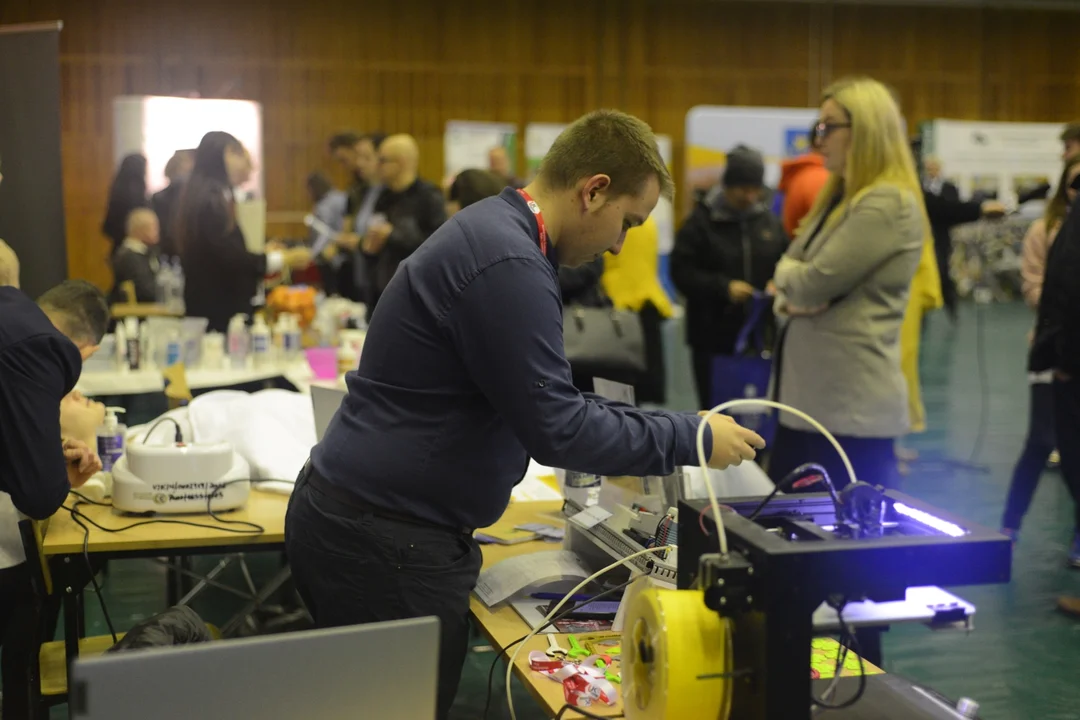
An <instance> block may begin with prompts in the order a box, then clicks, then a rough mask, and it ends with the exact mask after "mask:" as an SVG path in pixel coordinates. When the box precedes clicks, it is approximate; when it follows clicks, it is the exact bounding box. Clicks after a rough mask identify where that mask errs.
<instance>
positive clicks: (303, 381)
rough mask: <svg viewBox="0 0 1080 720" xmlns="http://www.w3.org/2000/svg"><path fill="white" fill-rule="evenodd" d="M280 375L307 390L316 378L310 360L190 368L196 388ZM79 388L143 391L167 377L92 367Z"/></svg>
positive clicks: (161, 385) (94, 392)
mask: <svg viewBox="0 0 1080 720" xmlns="http://www.w3.org/2000/svg"><path fill="white" fill-rule="evenodd" d="M277 377H283V378H285V379H286V380H288V381H289V382H290V383H292V384H293V386H295V387H296V389H297V390H299V391H300V392H303V393H306V392H308V388H309V387H310V385H311V381H312V380H314V379H315V376H314V374H313V373H312V372H311V368H310V367H309V366H308V364H307V361H306V360H305V361H302V362H299V363H293V364H274V365H267V366H265V367H259V368H255V367H249V368H242V369H236V368H222V369H220V370H213V369H206V368H199V369H195V370H189V371H188V372H187V381H188V387H190V388H191V389H192V390H202V389H205V388H211V387H217V388H227V387H234V386H236V385H243V384H245V383H250V382H258V381H259V380H271V379H273V378H277ZM75 389H76V390H78V391H79V392H81V393H82V394H83V395H89V396H102V395H141V394H144V393H156V392H161V391H162V390H164V389H165V380H164V379H163V378H162V377H161V370H160V369H158V368H148V369H145V370H136V371H128V372H121V371H119V370H112V371H100V370H91V371H87V372H84V373H83V374H82V376H81V377H80V378H79V383H78V384H77V385H76V386H75Z"/></svg>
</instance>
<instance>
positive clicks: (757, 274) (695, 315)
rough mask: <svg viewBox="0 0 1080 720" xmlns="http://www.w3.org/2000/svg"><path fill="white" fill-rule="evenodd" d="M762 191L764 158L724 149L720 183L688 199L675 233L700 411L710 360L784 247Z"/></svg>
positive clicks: (707, 397)
mask: <svg viewBox="0 0 1080 720" xmlns="http://www.w3.org/2000/svg"><path fill="white" fill-rule="evenodd" d="M764 196H765V161H764V159H763V158H762V156H761V153H759V152H758V151H756V150H754V149H752V148H748V147H746V146H744V145H739V146H737V147H735V148H733V149H732V150H731V152H729V153H728V156H727V165H726V167H725V168H724V172H723V174H722V175H721V181H720V184H719V185H717V186H715V187H713V188H712V189H711V190H709V192H707V193H706V194H705V195H704V196H703V197H702V198H701V199H700V200H699V201H698V202H697V203H695V205H694V208H693V210H691V212H690V215H689V217H688V218H687V219H686V222H685V223H683V226H682V228H681V229H680V230H679V232H678V234H677V235H676V237H675V247H674V249H673V250H672V253H671V275H672V279H673V280H674V282H675V287H676V288H678V290H679V292H680V293H682V295H683V296H684V297H685V298H686V341H687V344H688V345H690V348H691V351H692V354H693V359H694V379H695V382H696V384H697V391H698V400H699V403H700V406H701V407H703V408H709V407H713V405H715V404H716V402H715V400H716V398H714V397H713V396H712V395H713V393H712V365H713V358H714V357H715V356H717V355H731V354H733V353H734V351H735V340H736V338H737V337H738V334H739V331H740V330H741V329H742V327H743V325H744V324H745V322H746V319H747V309H748V307H749V303H750V300H751V299H752V298H753V297H754V295H755V294H757V293H763V292H769V291H770V290H771V281H772V276H773V270H774V269H775V268H776V263H777V262H779V260H780V258H781V256H783V254H784V251H785V250H787V245H788V238H787V235H786V234H785V232H784V228H783V226H782V225H781V224H780V220H779V219H778V218H777V217H776V216H775V215H773V214H772V213H771V212H770V211H769V208H768V206H767V205H765V202H764V200H765V197H764ZM770 312H771V311H770ZM767 321H768V322H770V323H771V322H772V317H771V314H770V316H769V318H768V320H767Z"/></svg>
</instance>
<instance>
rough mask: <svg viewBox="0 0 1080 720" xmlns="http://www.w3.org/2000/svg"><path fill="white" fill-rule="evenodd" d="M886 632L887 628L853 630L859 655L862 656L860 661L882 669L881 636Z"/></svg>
mask: <svg viewBox="0 0 1080 720" xmlns="http://www.w3.org/2000/svg"><path fill="white" fill-rule="evenodd" d="M886 630H888V628H880V627H866V628H857V629H856V630H855V639H856V640H858V641H859V651H860V652H859V654H860V655H862V659H863V660H865V661H867V662H868V663H871V664H872V665H877V666H878V667H884V665H883V664H882V659H883V658H882V650H881V635H882V633H884V632H885V631H886Z"/></svg>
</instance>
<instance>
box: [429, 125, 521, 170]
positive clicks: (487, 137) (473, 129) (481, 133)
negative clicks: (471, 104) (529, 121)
mask: <svg viewBox="0 0 1080 720" xmlns="http://www.w3.org/2000/svg"><path fill="white" fill-rule="evenodd" d="M494 147H502V148H505V149H506V154H507V156H508V157H509V158H510V174H511V175H516V174H517V167H516V166H517V126H516V125H513V124H510V123H491V122H469V121H465V120H450V121H449V122H447V123H446V131H445V132H444V133H443V166H444V172H445V174H446V175H447V176H454V175H457V174H458V173H459V172H461V171H462V170H467V169H469V168H482V169H485V170H486V169H487V168H488V153H490V152H491V149H492V148H494Z"/></svg>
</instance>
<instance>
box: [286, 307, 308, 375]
mask: <svg viewBox="0 0 1080 720" xmlns="http://www.w3.org/2000/svg"><path fill="white" fill-rule="evenodd" d="M287 317H288V327H287V329H286V331H285V360H286V362H289V363H295V362H300V359H301V357H302V356H303V351H304V348H303V335H302V333H301V332H300V318H299V316H297V315H294V314H292V313H290V314H289V315H288V316H287Z"/></svg>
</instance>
